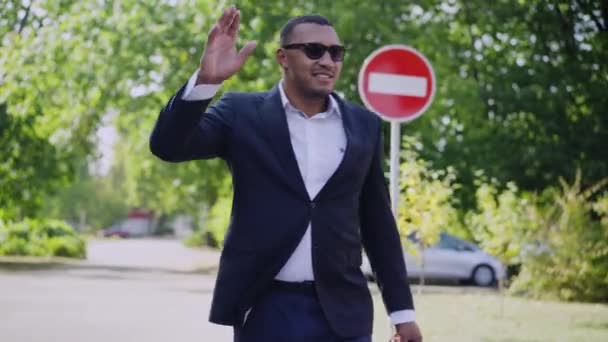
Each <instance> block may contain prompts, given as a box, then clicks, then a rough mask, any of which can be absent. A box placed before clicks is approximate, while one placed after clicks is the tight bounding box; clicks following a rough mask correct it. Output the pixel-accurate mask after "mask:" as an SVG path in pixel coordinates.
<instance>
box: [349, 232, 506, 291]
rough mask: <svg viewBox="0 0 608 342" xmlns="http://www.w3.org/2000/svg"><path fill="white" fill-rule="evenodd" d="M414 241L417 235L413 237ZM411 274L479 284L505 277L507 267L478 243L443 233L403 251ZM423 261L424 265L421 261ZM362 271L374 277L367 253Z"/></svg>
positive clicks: (412, 275) (486, 284) (483, 284)
mask: <svg viewBox="0 0 608 342" xmlns="http://www.w3.org/2000/svg"><path fill="white" fill-rule="evenodd" d="M410 240H413V241H412V242H413V243H415V242H416V241H415V239H414V238H410ZM404 257H405V263H406V266H407V271H408V276H410V277H412V278H419V277H420V276H422V274H423V273H424V276H425V278H428V279H438V280H439V279H441V280H459V281H461V280H462V281H471V282H472V283H473V284H475V285H478V286H491V285H493V284H495V283H496V281H497V280H498V279H503V278H504V277H505V266H504V265H503V264H502V263H501V262H500V261H499V260H498V259H496V258H495V257H493V256H491V255H490V254H488V253H486V252H484V251H482V250H481V249H479V247H477V246H476V245H475V244H473V243H471V242H468V241H465V240H462V239H460V238H457V237H455V236H453V235H450V234H448V233H441V235H440V238H439V242H438V243H437V244H435V245H434V246H432V247H430V248H426V249H424V250H422V251H421V253H418V255H412V254H410V253H409V252H407V251H406V252H404ZM422 260H424V267H422V265H421V264H422V263H421V261H422ZM361 268H362V270H363V273H364V274H365V275H366V276H368V277H370V278H373V277H374V275H373V272H372V269H371V266H370V263H369V260H368V259H367V257H366V256H365V255H364V258H363V264H362V266H361Z"/></svg>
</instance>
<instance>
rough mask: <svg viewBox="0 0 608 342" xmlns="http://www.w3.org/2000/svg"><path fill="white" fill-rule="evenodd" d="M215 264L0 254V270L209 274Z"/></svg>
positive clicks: (214, 269)
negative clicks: (156, 264)
mask: <svg viewBox="0 0 608 342" xmlns="http://www.w3.org/2000/svg"><path fill="white" fill-rule="evenodd" d="M217 268H218V266H217V265H201V266H194V267H192V268H190V269H171V268H164V267H149V266H116V265H107V264H94V263H89V262H87V261H86V259H84V260H82V259H71V258H64V257H29V256H0V271H43V270H50V269H92V270H110V271H119V272H157V273H172V274H211V273H214V272H215V271H217Z"/></svg>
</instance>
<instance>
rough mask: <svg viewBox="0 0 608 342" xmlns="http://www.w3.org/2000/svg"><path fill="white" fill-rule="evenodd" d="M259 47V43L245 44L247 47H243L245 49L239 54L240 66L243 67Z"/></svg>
mask: <svg viewBox="0 0 608 342" xmlns="http://www.w3.org/2000/svg"><path fill="white" fill-rule="evenodd" d="M257 45H258V43H257V42H254V41H252V42H248V43H247V44H245V46H243V48H242V49H241V51H239V54H238V57H237V58H238V60H239V66H240V65H243V63H245V60H247V57H249V56H250V55H251V54H252V53H253V50H255V47H256V46H257Z"/></svg>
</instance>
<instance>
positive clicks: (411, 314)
mask: <svg viewBox="0 0 608 342" xmlns="http://www.w3.org/2000/svg"><path fill="white" fill-rule="evenodd" d="M390 317H391V323H392V324H393V325H397V324H401V323H410V322H414V321H415V320H416V312H415V311H414V310H399V311H395V312H391V314H390Z"/></svg>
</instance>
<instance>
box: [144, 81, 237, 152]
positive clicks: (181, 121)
mask: <svg viewBox="0 0 608 342" xmlns="http://www.w3.org/2000/svg"><path fill="white" fill-rule="evenodd" d="M184 89H185V86H184V87H182V88H181V89H180V90H179V91H178V92H177V94H175V95H174V96H173V97H172V98H171V99H170V100H169V102H168V103H167V105H166V106H165V107H164V108H163V109H162V110H161V112H160V114H159V116H158V119H157V120H156V124H155V125H154V129H153V130H152V134H151V136H150V151H151V152H152V154H154V155H155V156H157V157H158V158H160V159H162V160H164V161H168V162H181V161H187V160H194V159H210V158H215V157H220V158H223V159H228V158H229V148H228V146H229V143H230V140H231V139H230V137H231V135H232V128H233V124H234V113H233V111H232V109H231V106H230V103H231V102H232V100H231V98H232V95H231V94H230V93H227V94H225V95H224V96H223V97H222V98H221V99H220V100H219V101H217V102H216V103H215V104H214V105H213V106H209V104H210V103H211V99H207V100H200V101H186V100H184V99H182V93H183V92H184Z"/></svg>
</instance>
